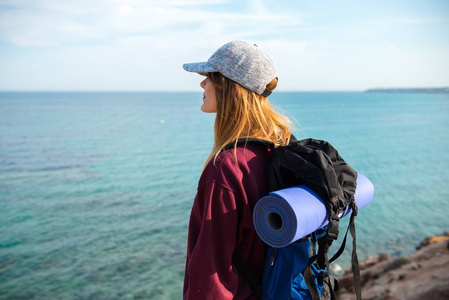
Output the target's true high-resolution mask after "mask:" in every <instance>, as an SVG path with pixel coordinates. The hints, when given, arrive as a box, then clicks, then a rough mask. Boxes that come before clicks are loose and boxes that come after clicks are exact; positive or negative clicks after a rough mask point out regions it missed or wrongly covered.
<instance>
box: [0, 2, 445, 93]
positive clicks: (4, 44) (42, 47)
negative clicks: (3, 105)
mask: <svg viewBox="0 0 449 300" xmlns="http://www.w3.org/2000/svg"><path fill="white" fill-rule="evenodd" d="M232 40H244V41H248V42H252V43H256V44H257V45H258V46H259V47H260V48H262V49H263V50H265V51H266V52H268V53H269V54H270V55H271V56H272V57H273V59H274V61H275V62H276V66H277V69H278V74H279V85H278V90H282V91H363V90H365V89H368V88H379V87H387V88H388V87H447V86H449V1H445V0H443V1H436V0H420V1H417V0H395V1H391V0H388V1H384V0H376V1H374V0H371V1H370V0H367V1H345V0H341V1H337V0H334V1H331V0H321V1H313V0H310V1H304V0H292V1H285V0H278V1H273V0H249V1H238V0H235V1H234V0H157V1H152V0H147V1H143V0H89V1H81V0H0V90H2V91H9V90H14V91H198V90H199V89H200V87H199V82H200V81H201V76H200V75H197V74H192V73H188V72H185V71H184V70H183V69H182V64H183V63H187V62H198V61H207V59H208V58H209V57H210V56H211V55H212V53H213V52H215V50H217V49H218V48H219V47H220V46H222V45H223V44H225V43H227V42H229V41H232Z"/></svg>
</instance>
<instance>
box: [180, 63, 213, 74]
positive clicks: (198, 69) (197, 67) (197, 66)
mask: <svg viewBox="0 0 449 300" xmlns="http://www.w3.org/2000/svg"><path fill="white" fill-rule="evenodd" d="M182 67H183V68H184V70H186V71H187V72H195V73H208V72H218V71H217V70H216V69H215V68H214V67H212V66H211V65H210V64H209V63H208V62H198V63H190V64H184V65H183V66H182Z"/></svg>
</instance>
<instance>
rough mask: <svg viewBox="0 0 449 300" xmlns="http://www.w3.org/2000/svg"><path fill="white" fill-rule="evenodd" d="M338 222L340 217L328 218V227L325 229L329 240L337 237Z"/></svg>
mask: <svg viewBox="0 0 449 300" xmlns="http://www.w3.org/2000/svg"><path fill="white" fill-rule="evenodd" d="M339 223H340V218H338V217H337V218H333V217H331V218H330V219H329V229H328V230H327V237H328V238H329V239H331V240H336V239H337V238H338V233H339V230H338V224H339Z"/></svg>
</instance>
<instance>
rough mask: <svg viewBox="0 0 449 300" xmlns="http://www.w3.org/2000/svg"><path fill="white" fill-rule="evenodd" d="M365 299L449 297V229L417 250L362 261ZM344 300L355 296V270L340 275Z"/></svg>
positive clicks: (382, 255)
mask: <svg viewBox="0 0 449 300" xmlns="http://www.w3.org/2000/svg"><path fill="white" fill-rule="evenodd" d="M360 276H361V284H362V298H363V299H364V300H399V299H408V300H414V299H416V300H418V299H425V300H434V299H435V300H436V299H449V232H446V233H445V234H443V235H438V236H434V237H430V238H427V239H425V240H424V241H423V242H422V243H421V244H420V246H419V247H418V248H417V251H416V252H415V253H413V254H409V255H405V256H399V257H394V258H392V257H391V256H390V255H388V254H381V255H379V256H378V257H374V258H370V259H367V260H365V261H363V262H361V263H360ZM339 285H340V290H339V297H338V299H341V300H353V299H355V296H354V289H353V278H352V273H350V272H347V274H346V275H344V276H343V277H342V278H340V279H339Z"/></svg>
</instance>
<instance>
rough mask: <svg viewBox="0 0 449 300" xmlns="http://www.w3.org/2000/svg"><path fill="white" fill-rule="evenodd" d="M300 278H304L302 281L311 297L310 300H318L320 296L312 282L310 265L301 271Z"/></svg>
mask: <svg viewBox="0 0 449 300" xmlns="http://www.w3.org/2000/svg"><path fill="white" fill-rule="evenodd" d="M302 276H303V277H304V281H305V283H306V284H307V287H308V288H309V292H310V296H312V300H320V294H319V293H318V289H317V287H316V285H315V281H314V280H313V275H312V271H311V270H310V265H308V266H307V267H306V268H305V269H304V270H303V271H302Z"/></svg>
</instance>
